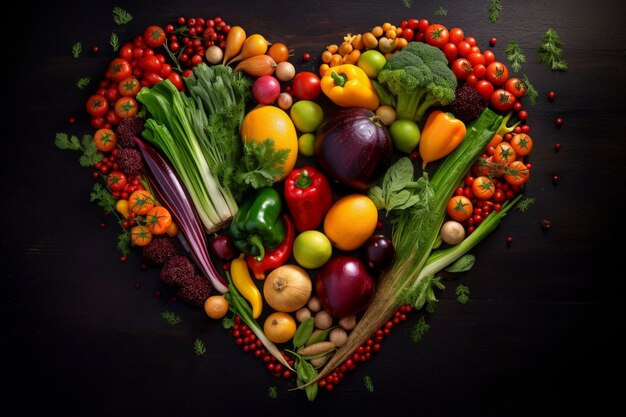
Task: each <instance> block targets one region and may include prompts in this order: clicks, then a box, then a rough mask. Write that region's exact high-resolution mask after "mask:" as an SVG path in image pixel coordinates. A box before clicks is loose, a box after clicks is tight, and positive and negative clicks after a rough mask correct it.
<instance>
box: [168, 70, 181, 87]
mask: <svg viewBox="0 0 626 417" xmlns="http://www.w3.org/2000/svg"><path fill="white" fill-rule="evenodd" d="M167 79H168V80H170V81H171V82H172V84H174V87H176V88H177V89H178V90H179V91H181V90H182V89H183V79H182V78H181V76H180V74H179V73H177V72H172V73H170V75H168V76H167Z"/></svg>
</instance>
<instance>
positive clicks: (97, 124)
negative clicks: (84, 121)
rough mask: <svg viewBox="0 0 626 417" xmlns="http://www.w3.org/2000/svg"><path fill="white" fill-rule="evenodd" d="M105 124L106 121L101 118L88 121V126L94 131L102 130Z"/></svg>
mask: <svg viewBox="0 0 626 417" xmlns="http://www.w3.org/2000/svg"><path fill="white" fill-rule="evenodd" d="M106 123H107V122H106V120H105V119H104V117H102V116H97V117H92V118H91V119H90V120H89V124H90V125H91V127H93V128H94V129H102V128H103V127H104V125H105V124H106Z"/></svg>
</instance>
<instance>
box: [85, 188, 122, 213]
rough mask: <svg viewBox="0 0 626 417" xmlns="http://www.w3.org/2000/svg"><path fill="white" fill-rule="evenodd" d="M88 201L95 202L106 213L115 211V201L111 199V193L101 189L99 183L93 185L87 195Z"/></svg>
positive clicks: (113, 198)
mask: <svg viewBox="0 0 626 417" xmlns="http://www.w3.org/2000/svg"><path fill="white" fill-rule="evenodd" d="M89 199H90V200H91V201H92V202H95V203H96V204H98V206H100V207H101V208H102V209H103V210H104V211H106V212H112V211H114V210H115V203H116V202H117V199H116V198H115V197H113V194H111V192H110V191H109V190H108V189H107V188H105V187H103V186H102V185H101V184H100V183H95V184H94V185H93V188H92V189H91V193H90V194H89Z"/></svg>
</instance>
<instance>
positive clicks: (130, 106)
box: [115, 97, 138, 119]
mask: <svg viewBox="0 0 626 417" xmlns="http://www.w3.org/2000/svg"><path fill="white" fill-rule="evenodd" d="M137 110H138V106H137V101H136V100H135V99H134V98H132V97H122V98H120V99H119V100H117V101H116V102H115V113H117V115H118V116H119V117H120V119H127V118H129V117H133V116H135V115H136V114H137Z"/></svg>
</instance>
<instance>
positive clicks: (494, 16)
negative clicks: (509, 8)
mask: <svg viewBox="0 0 626 417" xmlns="http://www.w3.org/2000/svg"><path fill="white" fill-rule="evenodd" d="M501 13H502V2H501V1H500V0H491V1H490V2H489V20H491V23H495V22H497V21H498V19H500V14H501Z"/></svg>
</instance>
